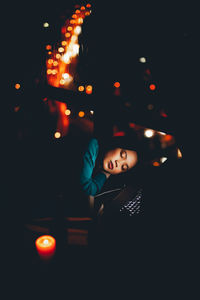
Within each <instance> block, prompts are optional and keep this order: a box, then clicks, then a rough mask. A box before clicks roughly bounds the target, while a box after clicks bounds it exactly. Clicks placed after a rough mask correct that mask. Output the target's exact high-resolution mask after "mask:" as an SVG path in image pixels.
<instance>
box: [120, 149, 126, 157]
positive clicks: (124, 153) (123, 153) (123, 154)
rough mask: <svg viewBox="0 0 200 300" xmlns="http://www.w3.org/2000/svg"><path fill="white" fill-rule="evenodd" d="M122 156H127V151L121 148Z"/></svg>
mask: <svg viewBox="0 0 200 300" xmlns="http://www.w3.org/2000/svg"><path fill="white" fill-rule="evenodd" d="M121 158H124V159H126V158H127V152H126V151H125V150H121Z"/></svg>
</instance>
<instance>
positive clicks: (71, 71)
mask: <svg viewBox="0 0 200 300" xmlns="http://www.w3.org/2000/svg"><path fill="white" fill-rule="evenodd" d="M90 14H91V4H89V3H88V4H86V5H85V6H81V5H75V10H74V11H73V13H72V16H71V18H69V19H67V20H66V22H65V24H64V25H63V26H62V28H61V42H60V43H59V45H57V47H56V48H52V46H51V45H46V50H47V51H48V52H47V59H46V74H47V82H48V84H50V85H52V86H55V87H61V88H67V89H71V90H75V89H77V87H76V86H75V83H74V76H75V72H76V65H77V56H78V55H79V47H80V46H79V43H78V36H79V35H80V33H81V31H82V28H81V26H82V24H83V22H84V19H85V17H87V16H89V15H90ZM45 24H46V23H44V25H43V26H45ZM84 89H85V91H86V93H87V94H91V93H92V87H91V86H90V85H87V86H86V87H85V88H84ZM78 90H79V88H78Z"/></svg>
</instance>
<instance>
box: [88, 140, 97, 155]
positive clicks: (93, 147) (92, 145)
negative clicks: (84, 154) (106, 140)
mask: <svg viewBox="0 0 200 300" xmlns="http://www.w3.org/2000/svg"><path fill="white" fill-rule="evenodd" d="M88 150H89V151H90V152H91V153H92V154H97V152H98V150H99V143H98V140H97V139H96V138H91V139H90V141H89V144H88Z"/></svg>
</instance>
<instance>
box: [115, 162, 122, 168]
mask: <svg viewBox="0 0 200 300" xmlns="http://www.w3.org/2000/svg"><path fill="white" fill-rule="evenodd" d="M120 164H121V162H120V161H119V160H115V167H116V168H118V167H119V166H120Z"/></svg>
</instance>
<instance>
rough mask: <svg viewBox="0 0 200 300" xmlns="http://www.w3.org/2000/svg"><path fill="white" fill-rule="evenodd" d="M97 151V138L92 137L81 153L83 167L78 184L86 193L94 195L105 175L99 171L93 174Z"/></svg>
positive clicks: (102, 183) (101, 184) (99, 188)
mask: <svg viewBox="0 0 200 300" xmlns="http://www.w3.org/2000/svg"><path fill="white" fill-rule="evenodd" d="M98 153H99V144H98V141H97V139H95V138H92V139H91V140H90V142H89V145H88V148H87V150H86V151H85V153H84V155H83V167H82V170H81V174H80V184H81V186H82V188H83V191H84V192H85V193H86V194H87V195H92V196H95V195H96V194H98V193H99V192H100V191H101V189H102V187H103V185H104V183H105V181H106V175H105V174H104V173H102V172H101V171H99V172H98V173H97V174H96V175H95V176H93V170H94V168H95V162H96V159H97V156H98Z"/></svg>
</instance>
